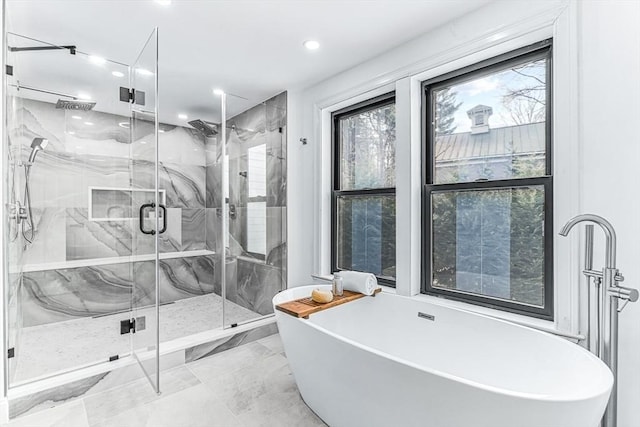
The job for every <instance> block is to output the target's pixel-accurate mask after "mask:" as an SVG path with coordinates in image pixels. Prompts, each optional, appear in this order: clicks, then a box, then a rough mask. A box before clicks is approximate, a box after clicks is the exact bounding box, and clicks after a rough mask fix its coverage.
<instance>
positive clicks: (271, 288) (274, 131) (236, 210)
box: [205, 92, 287, 315]
mask: <svg viewBox="0 0 640 427" xmlns="http://www.w3.org/2000/svg"><path fill="white" fill-rule="evenodd" d="M226 127H227V146H228V161H229V201H228V208H229V211H230V212H232V215H230V217H229V237H228V243H227V247H226V251H225V252H226V254H227V255H228V256H231V257H232V258H230V259H229V258H227V270H230V269H231V270H232V271H233V272H234V273H235V275H236V280H235V281H232V282H231V281H227V288H226V296H227V299H229V300H230V301H233V302H235V303H236V304H238V305H241V306H243V307H246V308H249V309H250V310H252V311H254V312H256V313H257V314H260V315H264V314H269V313H272V312H273V308H272V305H271V298H272V297H273V295H275V294H276V293H277V292H279V291H281V290H282V289H284V288H286V264H287V263H286V260H287V236H286V219H287V200H286V136H287V93H286V92H283V93H281V94H279V95H277V96H275V97H273V98H270V99H268V100H266V101H265V102H262V103H260V104H258V105H256V106H255V107H253V108H251V109H249V110H247V111H245V112H243V113H241V114H238V115H237V116H234V117H232V118H230V119H229V120H227V124H226ZM261 146H264V153H265V165H264V177H262V176H261V175H260V179H263V180H264V182H262V183H258V185H257V188H260V189H262V188H264V194H251V193H252V191H250V190H249V186H250V184H249V183H250V181H251V179H252V178H254V180H255V179H256V178H255V176H256V175H254V176H253V177H252V172H256V173H261V171H252V170H251V169H250V168H249V165H250V162H249V159H248V158H249V150H251V149H254V148H256V147H258V148H260V147H261ZM209 151H210V152H211V153H212V154H214V155H212V156H211V157H210V160H211V161H210V162H208V163H207V169H206V173H207V176H206V181H207V209H206V212H205V216H206V221H207V227H208V228H211V229H216V228H217V227H219V225H218V224H219V222H220V218H221V214H220V206H219V203H220V200H221V199H220V198H219V197H212V196H209V194H212V195H213V194H217V193H216V189H217V188H220V187H221V181H222V175H221V173H222V161H223V159H222V158H221V156H220V155H219V153H218V152H217V151H216V150H215V149H214V148H211V149H210V150H209ZM254 182H255V181H254ZM258 191H260V190H258ZM255 192H256V190H253V193H255ZM251 203H264V204H265V206H266V207H265V210H264V212H265V214H264V215H265V218H262V219H260V218H252V217H251V216H250V213H251V212H254V214H255V210H254V211H252V210H250V209H249V206H250V204H251ZM255 220H259V221H264V222H265V223H266V227H265V232H264V235H262V236H260V239H263V243H264V247H265V248H266V249H265V253H255V252H252V251H251V250H250V248H249V239H250V237H253V238H254V239H255V236H249V230H248V228H249V227H248V224H249V222H250V221H255ZM218 229H219V228H218ZM207 236H208V237H207V241H206V247H207V248H208V249H210V250H215V251H216V252H218V253H221V250H220V248H221V246H222V242H221V241H220V240H221V239H220V235H219V234H216V233H211V234H209V233H208V234H207ZM209 236H211V237H212V238H210V237H209ZM218 262H219V261H218Z"/></svg>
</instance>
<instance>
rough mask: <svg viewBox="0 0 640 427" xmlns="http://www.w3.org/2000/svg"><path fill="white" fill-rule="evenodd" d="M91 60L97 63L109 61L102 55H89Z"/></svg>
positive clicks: (102, 63) (101, 63)
mask: <svg viewBox="0 0 640 427" xmlns="http://www.w3.org/2000/svg"><path fill="white" fill-rule="evenodd" d="M89 62H91V63H92V64H95V65H104V64H106V63H107V60H106V59H104V58H103V57H101V56H96V55H89Z"/></svg>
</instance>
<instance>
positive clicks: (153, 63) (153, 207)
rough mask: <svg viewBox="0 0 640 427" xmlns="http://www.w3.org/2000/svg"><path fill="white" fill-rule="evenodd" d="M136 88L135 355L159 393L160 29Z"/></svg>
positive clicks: (134, 72)
mask: <svg viewBox="0 0 640 427" xmlns="http://www.w3.org/2000/svg"><path fill="white" fill-rule="evenodd" d="M129 73H130V82H131V87H130V88H121V93H120V98H121V100H123V101H124V100H125V99H127V98H129V102H130V104H131V125H130V127H131V146H130V150H131V165H130V166H131V199H130V200H131V211H132V213H133V215H135V216H136V217H137V218H138V221H137V222H138V224H137V225H138V227H134V228H133V239H132V240H133V242H132V260H131V261H132V262H131V263H130V269H131V278H132V293H131V320H130V322H129V325H124V328H125V329H126V328H127V327H128V328H129V329H130V330H131V332H132V334H131V353H132V355H133V356H134V357H135V358H136V360H137V361H138V363H139V364H140V366H141V368H142V369H143V371H144V372H145V374H146V376H147V378H148V379H149V381H150V383H151V385H152V386H153V387H154V389H155V390H156V392H159V391H160V384H159V360H160V352H159V307H158V303H159V291H158V281H159V258H158V235H159V234H161V233H163V232H164V231H166V208H165V206H164V202H165V200H164V191H162V190H160V189H159V188H158V29H157V28H156V29H154V30H153V32H152V33H151V35H150V36H149V39H148V40H147V42H146V44H145V45H144V47H143V48H142V51H141V52H140V55H139V56H138V58H137V59H136V61H135V62H134V63H133V65H132V66H131V68H130V71H129Z"/></svg>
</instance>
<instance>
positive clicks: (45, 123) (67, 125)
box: [8, 92, 287, 363]
mask: <svg viewBox="0 0 640 427" xmlns="http://www.w3.org/2000/svg"><path fill="white" fill-rule="evenodd" d="M286 99H287V95H286V92H285V93H282V94H280V95H278V96H276V97H273V98H271V99H269V100H267V101H265V102H263V103H260V104H258V105H257V106H256V107H254V108H251V109H249V110H247V111H245V112H243V113H241V114H239V115H237V116H235V117H233V118H231V119H229V120H228V121H227V129H228V132H227V141H228V161H229V171H230V179H229V194H228V196H229V202H228V203H229V206H230V207H231V206H233V210H234V211H235V214H234V215H232V218H230V219H229V230H230V232H229V235H228V239H227V240H228V241H227V243H226V245H225V239H223V235H222V202H221V201H222V199H223V197H222V175H221V174H222V162H223V161H224V160H225V158H224V156H222V155H221V152H220V149H219V144H218V139H219V137H218V136H214V137H211V138H205V137H204V136H203V135H202V134H200V133H199V132H198V131H197V130H195V129H191V128H185V127H180V126H173V125H164V124H163V125H161V128H162V130H163V131H164V132H163V133H161V134H160V138H159V142H158V156H159V160H160V163H159V165H158V166H159V176H158V179H159V188H160V191H161V193H162V194H161V197H162V198H163V199H164V201H165V204H166V206H167V218H166V219H167V225H168V227H167V231H166V232H165V233H163V234H162V235H160V236H159V240H158V242H159V250H160V253H161V254H164V255H165V256H164V257H162V259H161V261H160V265H159V267H160V279H159V293H160V301H159V303H160V304H165V303H173V302H176V301H180V300H183V299H186V298H191V297H196V296H201V295H207V294H212V293H214V294H218V295H221V294H222V292H221V290H222V289H221V282H222V280H221V277H220V271H221V268H220V263H221V262H222V259H224V260H225V261H224V262H225V263H226V281H227V287H226V297H227V300H229V301H231V302H233V303H235V304H237V305H238V306H240V307H241V308H242V309H248V310H251V311H253V312H254V313H256V317H257V316H260V315H264V314H269V313H271V312H272V307H271V298H272V297H273V295H274V294H275V293H277V292H279V291H280V290H281V289H283V288H285V287H286V283H285V278H286V210H287V207H286V145H285V144H286V132H287V117H286V111H287V109H286V105H287V104H286ZM13 101H15V102H14V109H13V110H12V114H13V115H12V116H11V117H14V119H13V120H11V119H10V120H9V129H8V134H9V139H10V142H11V147H12V149H11V150H10V151H11V153H13V156H14V158H15V160H16V162H15V163H19V161H17V160H19V159H22V161H25V160H26V157H27V156H28V154H29V151H30V148H29V146H30V144H31V141H32V139H33V138H35V137H44V138H47V139H49V141H50V143H49V145H48V146H47V147H46V149H45V150H44V151H42V152H40V153H39V154H38V158H37V161H36V163H35V164H34V165H33V167H32V168H31V182H30V183H31V199H32V200H31V202H32V206H33V214H34V224H35V229H36V235H35V239H34V241H33V243H32V244H29V245H25V244H24V241H23V240H22V239H21V238H20V237H19V236H18V237H17V238H16V239H15V242H14V241H13V240H12V244H13V245H14V246H15V250H13V251H11V254H12V258H11V262H12V263H13V264H12V265H13V266H14V268H13V276H12V277H14V278H15V280H13V281H12V283H15V286H11V287H10V289H9V294H10V297H11V298H10V300H11V301H12V303H13V305H10V307H9V308H10V309H11V308H13V309H12V310H11V313H13V314H12V316H13V319H12V321H11V324H10V329H11V331H10V334H9V335H10V337H13V338H10V339H11V343H12V344H13V345H15V346H17V347H19V346H20V331H21V330H22V328H29V327H38V328H41V327H44V326H46V325H50V324H57V323H58V322H63V321H68V320H74V319H80V318H89V317H96V316H98V317H99V316H105V315H108V314H114V313H125V312H128V311H129V310H130V309H131V304H132V301H133V303H134V304H136V305H138V306H145V305H148V304H152V303H153V302H154V292H153V283H154V268H153V261H152V260H151V258H148V257H147V258H144V257H145V256H151V255H152V254H153V253H154V246H155V245H154V239H153V238H152V237H150V236H148V235H145V234H142V233H140V231H139V228H140V224H139V219H138V212H137V207H138V206H139V205H140V204H141V203H143V202H144V201H146V200H147V199H148V198H149V197H153V196H152V194H153V193H152V192H149V191H148V190H150V189H152V188H153V185H154V182H155V174H154V170H155V164H154V156H155V152H154V148H153V144H149V143H148V142H149V141H146V139H149V138H151V137H152V135H153V126H152V124H151V123H145V122H139V123H137V126H136V128H135V132H134V133H135V135H132V132H131V131H130V130H129V129H128V128H127V127H128V126H130V121H129V119H128V118H126V117H123V116H118V115H114V114H107V113H103V112H99V111H87V112H84V111H83V112H81V113H78V112H73V111H68V110H60V109H56V108H55V105H54V104H51V103H46V102H41V101H35V100H29V99H23V98H14V99H13ZM78 114H81V115H82V119H81V120H78V119H76V118H74V117H73V116H75V115H78ZM87 123H90V124H87ZM132 138H133V143H132V142H131V139H132ZM262 145H264V152H265V165H264V194H259V195H257V198H256V197H253V198H252V197H249V196H250V195H249V193H248V184H247V179H246V176H243V172H245V175H246V171H247V169H248V149H249V148H252V147H258V146H262ZM14 169H15V170H14V176H15V180H14V182H15V184H14V187H15V188H14V189H15V193H16V197H17V198H18V196H20V195H21V191H20V187H23V186H24V182H23V181H22V180H21V179H22V175H21V172H22V169H21V166H19V165H16V166H15V167H14ZM92 189H93V190H92ZM132 189H135V190H136V191H132ZM145 190H146V191H145ZM254 196H255V195H254ZM256 200H257V201H258V203H264V205H265V217H264V218H263V221H264V222H265V223H266V227H265V231H264V235H263V236H261V237H260V238H262V239H264V247H265V248H266V250H265V253H264V254H262V253H252V252H250V251H249V250H248V247H247V244H248V243H247V242H248V237H249V236H248V226H247V222H248V221H250V220H251V218H250V216H251V215H250V213H249V209H248V206H249V204H250V203H253V202H256ZM143 225H144V224H143ZM15 231H17V230H14V232H15ZM253 237H255V236H253ZM207 251H208V252H207ZM222 254H224V256H223V255H222ZM131 256H137V257H138V258H135V259H131V258H130V257H131ZM140 257H142V259H140ZM22 268H24V272H22V270H21V269H22ZM134 278H135V281H134ZM134 283H135V286H134ZM161 320H162V319H161ZM238 320H245V319H234V318H233V316H230V317H227V318H225V319H224V320H223V322H224V323H225V324H230V323H235V322H237V321H238ZM209 351H210V350H206V351H205V353H209ZM215 351H218V350H215ZM18 354H19V352H18ZM10 363H11V362H10Z"/></svg>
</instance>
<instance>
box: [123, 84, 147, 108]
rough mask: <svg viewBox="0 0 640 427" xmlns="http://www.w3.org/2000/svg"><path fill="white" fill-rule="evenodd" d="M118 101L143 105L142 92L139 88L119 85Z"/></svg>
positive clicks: (143, 97)
mask: <svg viewBox="0 0 640 427" xmlns="http://www.w3.org/2000/svg"><path fill="white" fill-rule="evenodd" d="M120 101H122V102H126V103H133V104H138V105H144V101H145V96H144V92H143V91H141V90H135V89H129V88H128V87H122V86H120Z"/></svg>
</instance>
